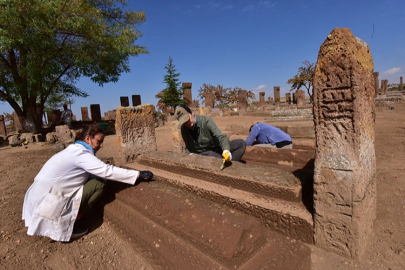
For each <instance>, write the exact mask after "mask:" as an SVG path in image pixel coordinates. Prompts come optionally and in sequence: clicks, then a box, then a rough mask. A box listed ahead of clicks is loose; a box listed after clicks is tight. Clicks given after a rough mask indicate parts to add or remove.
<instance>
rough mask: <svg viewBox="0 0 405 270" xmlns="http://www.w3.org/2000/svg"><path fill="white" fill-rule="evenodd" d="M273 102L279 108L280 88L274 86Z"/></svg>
mask: <svg viewBox="0 0 405 270" xmlns="http://www.w3.org/2000/svg"><path fill="white" fill-rule="evenodd" d="M274 102H275V105H276V106H280V86H274Z"/></svg>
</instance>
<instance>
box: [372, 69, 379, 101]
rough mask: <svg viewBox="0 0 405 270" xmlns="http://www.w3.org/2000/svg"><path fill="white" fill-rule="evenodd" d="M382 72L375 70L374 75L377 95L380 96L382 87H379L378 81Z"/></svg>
mask: <svg viewBox="0 0 405 270" xmlns="http://www.w3.org/2000/svg"><path fill="white" fill-rule="evenodd" d="M379 74H380V73H378V72H374V73H373V77H374V90H375V97H378V95H379V94H380V87H379V82H378V75H379Z"/></svg>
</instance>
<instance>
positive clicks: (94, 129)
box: [75, 125, 105, 141]
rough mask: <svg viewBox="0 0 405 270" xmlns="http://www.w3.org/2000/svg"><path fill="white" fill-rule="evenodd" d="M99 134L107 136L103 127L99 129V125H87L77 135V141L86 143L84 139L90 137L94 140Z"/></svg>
mask: <svg viewBox="0 0 405 270" xmlns="http://www.w3.org/2000/svg"><path fill="white" fill-rule="evenodd" d="M97 133H101V134H103V135H105V133H104V129H102V128H101V127H99V126H97V125H87V126H85V127H84V128H83V129H82V131H80V132H78V133H77V135H76V137H75V140H76V141H84V138H86V136H87V135H89V136H90V137H91V138H94V136H95V135H96V134H97Z"/></svg>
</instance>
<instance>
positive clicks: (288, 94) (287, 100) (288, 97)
mask: <svg viewBox="0 0 405 270" xmlns="http://www.w3.org/2000/svg"><path fill="white" fill-rule="evenodd" d="M285 102H286V103H287V104H291V93H286V94H285Z"/></svg>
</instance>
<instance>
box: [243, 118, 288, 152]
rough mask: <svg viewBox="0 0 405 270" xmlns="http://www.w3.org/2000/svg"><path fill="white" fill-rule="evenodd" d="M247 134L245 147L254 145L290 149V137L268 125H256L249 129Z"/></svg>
mask: <svg viewBox="0 0 405 270" xmlns="http://www.w3.org/2000/svg"><path fill="white" fill-rule="evenodd" d="M249 132H250V133H249V137H248V138H247V139H246V146H252V145H254V146H262V147H270V148H286V149H292V139H291V137H290V135H288V134H287V133H285V132H284V131H282V130H281V129H279V128H276V127H273V126H271V125H269V124H265V123H257V124H255V125H252V126H251V127H250V129H249Z"/></svg>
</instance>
